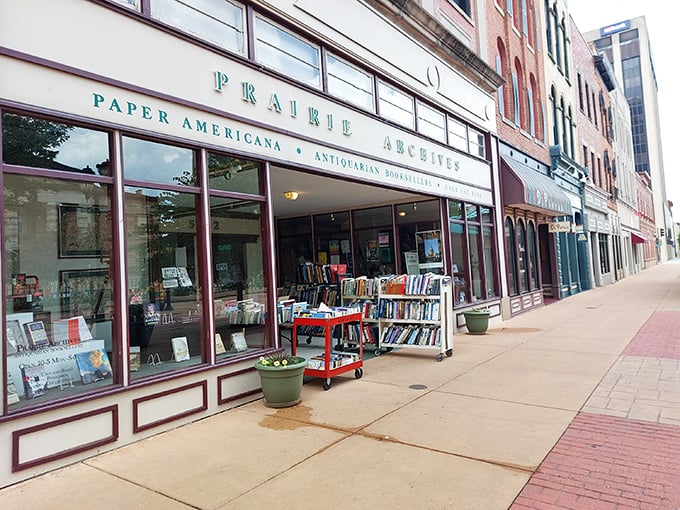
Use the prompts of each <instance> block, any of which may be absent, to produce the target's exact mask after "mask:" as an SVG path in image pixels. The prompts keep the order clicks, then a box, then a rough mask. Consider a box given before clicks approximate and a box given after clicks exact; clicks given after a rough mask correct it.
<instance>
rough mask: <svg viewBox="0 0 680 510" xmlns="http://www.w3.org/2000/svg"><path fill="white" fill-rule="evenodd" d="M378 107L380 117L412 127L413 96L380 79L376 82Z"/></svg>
mask: <svg viewBox="0 0 680 510" xmlns="http://www.w3.org/2000/svg"><path fill="white" fill-rule="evenodd" d="M378 108H379V112H380V116H381V117H384V118H386V119H389V120H392V121H394V122H396V123H398V124H401V125H402V126H405V127H407V128H411V129H413V127H414V106H413V97H411V96H409V95H408V94H406V93H404V92H402V91H400V90H399V89H397V88H395V87H392V86H391V85H388V84H387V83H385V82H382V81H380V82H378Z"/></svg>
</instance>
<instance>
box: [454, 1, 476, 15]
mask: <svg viewBox="0 0 680 510" xmlns="http://www.w3.org/2000/svg"><path fill="white" fill-rule="evenodd" d="M449 2H451V3H452V4H453V5H457V6H458V7H459V8H460V9H461V10H462V11H463V12H464V13H465V14H467V15H468V16H471V15H472V13H471V11H470V0H449Z"/></svg>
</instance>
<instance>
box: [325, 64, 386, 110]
mask: <svg viewBox="0 0 680 510" xmlns="http://www.w3.org/2000/svg"><path fill="white" fill-rule="evenodd" d="M326 73H327V78H328V93H329V94H330V95H332V96H335V97H338V98H340V99H343V100H345V101H347V102H348V103H351V104H354V105H356V106H359V107H360V108H363V109H364V110H368V111H370V112H373V111H374V108H375V104H374V99H373V76H372V75H370V74H368V73H366V72H364V71H362V70H361V69H359V68H357V67H355V66H353V65H351V64H349V63H347V62H346V61H344V60H342V59H340V58H338V57H336V56H335V55H332V54H330V53H329V54H327V56H326Z"/></svg>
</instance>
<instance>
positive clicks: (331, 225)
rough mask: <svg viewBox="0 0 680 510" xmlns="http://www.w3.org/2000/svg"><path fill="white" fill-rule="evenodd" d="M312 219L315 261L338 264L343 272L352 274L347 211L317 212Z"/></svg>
mask: <svg viewBox="0 0 680 510" xmlns="http://www.w3.org/2000/svg"><path fill="white" fill-rule="evenodd" d="M313 220H314V246H315V250H316V262H317V263H319V264H332V265H338V264H339V265H342V266H343V267H342V273H343V274H352V254H351V250H350V243H351V240H350V237H351V235H350V223H349V211H334V212H332V213H324V214H317V215H315V216H314V218H313Z"/></svg>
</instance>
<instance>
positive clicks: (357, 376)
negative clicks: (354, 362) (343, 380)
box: [354, 368, 364, 379]
mask: <svg viewBox="0 0 680 510" xmlns="http://www.w3.org/2000/svg"><path fill="white" fill-rule="evenodd" d="M362 375H364V369H363V368H357V369H356V370H355V371H354V378H355V379H361V376H362Z"/></svg>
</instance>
